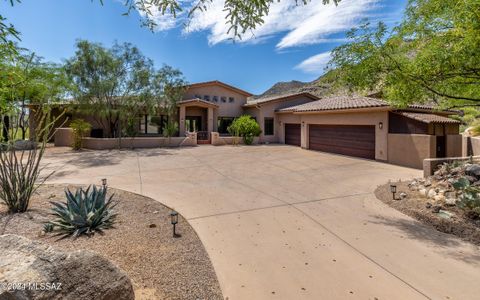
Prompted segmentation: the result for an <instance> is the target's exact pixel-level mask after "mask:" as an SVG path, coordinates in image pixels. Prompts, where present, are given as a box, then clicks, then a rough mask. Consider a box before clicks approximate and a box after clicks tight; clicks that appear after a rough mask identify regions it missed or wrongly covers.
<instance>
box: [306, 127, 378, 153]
mask: <svg viewBox="0 0 480 300" xmlns="http://www.w3.org/2000/svg"><path fill="white" fill-rule="evenodd" d="M309 144H310V149H312V150H318V151H324V152H330V153H338V154H343V155H349V156H355V157H362V158H368V159H375V126H360V125H358V126H357V125H310V126H309Z"/></svg>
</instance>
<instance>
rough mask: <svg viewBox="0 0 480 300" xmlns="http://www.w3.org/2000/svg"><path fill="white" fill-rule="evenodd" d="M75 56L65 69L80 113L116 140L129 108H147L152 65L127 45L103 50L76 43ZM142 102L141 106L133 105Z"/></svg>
mask: <svg viewBox="0 0 480 300" xmlns="http://www.w3.org/2000/svg"><path fill="white" fill-rule="evenodd" d="M76 46H77V50H76V52H75V56H74V57H72V58H71V59H69V60H68V61H67V62H66V65H65V69H66V72H67V74H68V76H69V78H70V79H71V80H72V82H73V84H74V89H73V91H72V94H73V96H74V98H75V102H76V103H78V105H79V107H80V110H81V111H83V112H85V113H88V114H90V115H92V116H93V117H95V120H96V122H97V123H98V124H99V125H100V126H101V127H102V128H103V129H104V134H105V135H106V137H120V136H121V128H120V124H121V121H122V119H123V118H124V116H125V114H130V115H131V114H132V113H134V112H132V111H129V109H131V108H132V107H142V109H146V110H148V107H149V106H150V101H148V100H150V99H152V97H150V95H151V88H152V85H151V78H152V74H153V73H154V69H153V63H152V61H151V60H150V59H148V58H146V57H145V56H143V54H142V53H141V52H140V51H139V50H138V48H136V47H134V46H132V45H131V44H128V43H125V44H121V45H120V44H117V43H115V44H114V45H113V47H112V48H109V49H108V48H105V47H103V46H102V45H100V44H96V43H91V42H88V41H78V42H77V45H76ZM137 101H142V105H135V104H136V102H137Z"/></svg>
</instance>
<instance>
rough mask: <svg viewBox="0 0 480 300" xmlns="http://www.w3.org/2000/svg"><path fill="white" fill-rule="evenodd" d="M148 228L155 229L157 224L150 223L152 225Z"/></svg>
mask: <svg viewBox="0 0 480 300" xmlns="http://www.w3.org/2000/svg"><path fill="white" fill-rule="evenodd" d="M148 227H149V228H155V227H157V224H155V223H152V224H150V225H148Z"/></svg>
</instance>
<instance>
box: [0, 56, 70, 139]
mask: <svg viewBox="0 0 480 300" xmlns="http://www.w3.org/2000/svg"><path fill="white" fill-rule="evenodd" d="M0 82H2V85H3V90H2V91H1V92H0V94H1V95H2V99H3V100H4V101H5V104H6V105H7V107H8V108H9V109H8V110H9V111H10V112H11V113H13V114H14V115H15V117H14V124H12V125H13V127H14V128H15V129H16V130H18V131H19V132H18V133H19V134H18V136H17V135H14V136H15V137H16V138H19V139H22V140H24V139H25V138H26V137H27V136H26V132H27V129H28V116H29V115H28V113H27V105H29V104H34V105H37V106H38V105H43V104H53V103H57V102H59V101H61V100H63V99H64V98H65V97H66V93H67V90H68V89H69V82H68V80H67V78H66V76H65V72H64V71H63V68H62V67H60V66H58V65H56V64H52V63H45V62H43V61H42V59H41V58H40V57H38V56H37V55H36V54H35V53H31V52H28V51H26V50H20V51H19V52H18V54H17V55H16V56H13V57H12V59H10V60H9V62H7V63H5V64H4V65H3V68H2V69H1V70H0Z"/></svg>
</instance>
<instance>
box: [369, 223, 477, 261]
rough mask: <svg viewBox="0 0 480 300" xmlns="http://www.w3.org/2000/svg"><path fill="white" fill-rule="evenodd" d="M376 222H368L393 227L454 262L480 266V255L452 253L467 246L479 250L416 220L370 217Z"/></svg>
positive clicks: (461, 252) (458, 251)
mask: <svg viewBox="0 0 480 300" xmlns="http://www.w3.org/2000/svg"><path fill="white" fill-rule="evenodd" d="M371 217H372V218H374V219H376V220H377V221H370V222H371V223H373V224H379V225H386V226H390V227H394V228H396V229H399V230H401V231H402V232H404V233H405V234H406V235H407V237H408V238H409V239H415V240H420V241H422V242H427V243H428V244H430V245H432V246H434V247H435V248H438V249H439V250H442V251H443V252H446V254H447V255H449V256H450V257H452V258H453V259H456V260H463V261H465V262H467V263H472V264H476V265H480V253H478V254H473V253H465V252H463V251H461V250H456V251H452V249H455V248H461V247H462V246H464V245H466V244H468V245H470V246H471V247H474V248H477V249H478V248H479V247H478V246H475V245H473V244H470V243H468V242H464V241H462V240H461V239H460V238H459V237H457V236H455V235H452V234H447V233H443V232H440V231H437V230H436V229H435V228H433V227H429V226H427V225H425V224H423V223H421V222H419V221H416V220H405V219H397V218H386V217H380V216H371Z"/></svg>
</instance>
